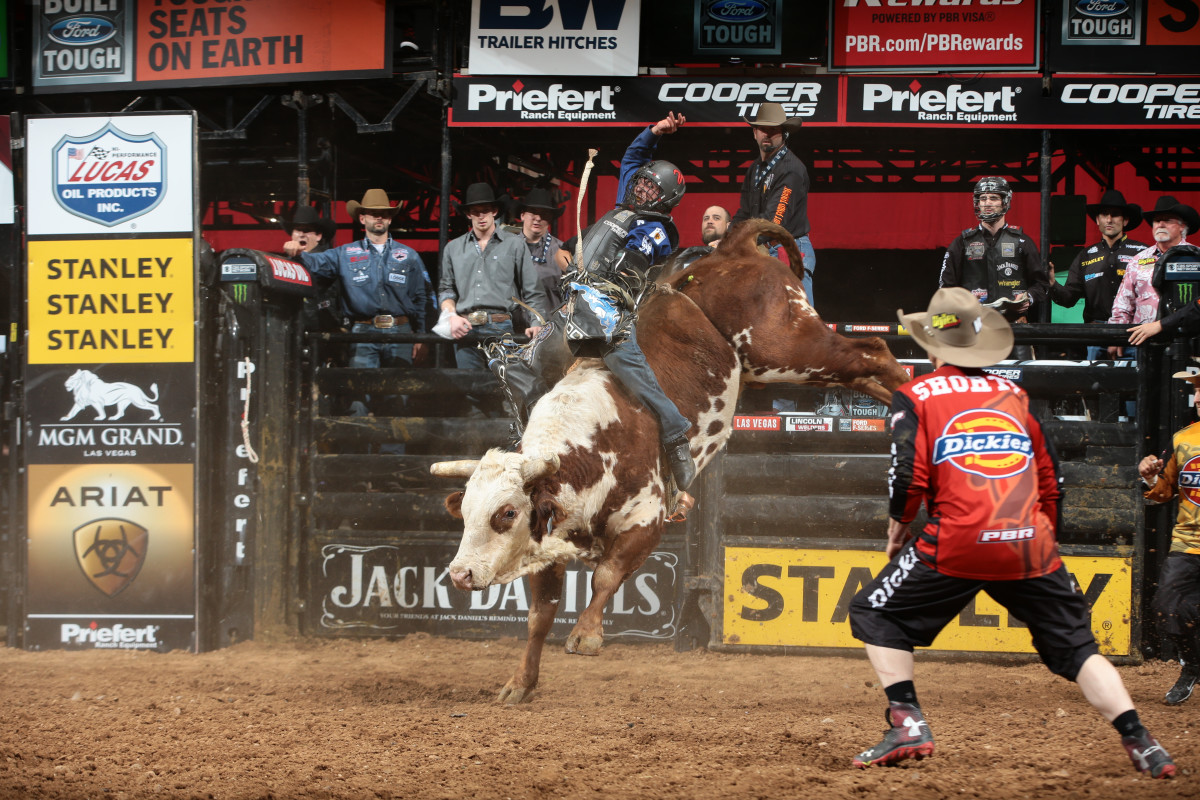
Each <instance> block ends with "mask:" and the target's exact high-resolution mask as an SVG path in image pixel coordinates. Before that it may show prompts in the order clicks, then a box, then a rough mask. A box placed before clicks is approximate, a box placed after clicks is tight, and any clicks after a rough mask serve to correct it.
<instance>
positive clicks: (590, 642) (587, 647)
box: [567, 633, 604, 656]
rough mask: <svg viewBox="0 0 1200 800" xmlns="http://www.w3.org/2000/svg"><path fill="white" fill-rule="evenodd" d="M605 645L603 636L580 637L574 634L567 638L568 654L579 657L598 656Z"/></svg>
mask: <svg viewBox="0 0 1200 800" xmlns="http://www.w3.org/2000/svg"><path fill="white" fill-rule="evenodd" d="M603 644H604V637H603V636H580V635H579V634H577V633H572V634H571V635H570V636H568V637H567V652H568V653H571V654H572V655H577V656H598V655H600V646H601V645H603Z"/></svg>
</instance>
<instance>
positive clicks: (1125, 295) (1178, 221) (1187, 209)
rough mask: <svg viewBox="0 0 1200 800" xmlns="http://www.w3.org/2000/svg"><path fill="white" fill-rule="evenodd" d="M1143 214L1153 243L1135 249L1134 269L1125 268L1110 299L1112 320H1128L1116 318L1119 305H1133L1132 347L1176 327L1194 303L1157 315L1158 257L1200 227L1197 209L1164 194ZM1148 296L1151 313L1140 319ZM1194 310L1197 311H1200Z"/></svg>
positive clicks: (1159, 302) (1182, 242)
mask: <svg viewBox="0 0 1200 800" xmlns="http://www.w3.org/2000/svg"><path fill="white" fill-rule="evenodd" d="M1142 216H1143V217H1145V219H1146V222H1148V223H1150V230H1151V232H1152V233H1153V235H1154V244H1153V245H1151V246H1150V247H1147V248H1146V249H1145V250H1143V251H1142V252H1141V253H1138V256H1137V260H1136V266H1137V268H1136V269H1129V270H1126V272H1125V279H1124V280H1123V281H1122V282H1121V289H1120V291H1118V292H1117V299H1116V300H1115V301H1113V319H1112V320H1111V321H1112V322H1126V321H1128V320H1124V319H1120V318H1118V313H1117V309H1118V306H1120V307H1121V308H1122V309H1128V308H1130V307H1136V310H1137V316H1136V317H1135V318H1134V319H1133V320H1132V321H1133V322H1135V323H1138V324H1136V325H1135V326H1134V327H1132V328H1130V329H1129V330H1128V333H1129V343H1130V344H1131V345H1133V346H1135V347H1136V346H1138V345H1140V344H1141V343H1143V342H1145V341H1146V340H1147V339H1149V338H1150V337H1151V336H1156V335H1158V334H1159V333H1161V332H1162V331H1163V330H1164V329H1166V330H1168V331H1173V330H1175V329H1177V328H1178V327H1179V326H1180V325H1182V324H1183V323H1184V322H1185V321H1187V319H1188V318H1189V317H1190V316H1192V315H1193V311H1192V308H1193V307H1195V306H1196V304H1195V303H1194V302H1192V303H1188V304H1186V306H1185V307H1182V308H1170V309H1169V310H1170V312H1171V313H1170V314H1169V315H1168V316H1166V317H1165V318H1163V319H1157V317H1159V316H1160V311H1161V310H1162V309H1161V299H1162V298H1161V295H1160V292H1161V291H1162V288H1163V285H1162V279H1161V275H1160V274H1159V273H1160V272H1161V271H1162V270H1161V268H1160V265H1159V261H1160V260H1161V259H1162V257H1163V256H1164V255H1166V254H1167V252H1168V251H1170V250H1171V249H1172V248H1175V247H1179V246H1180V245H1187V235H1188V232H1189V231H1194V230H1196V228H1197V227H1200V214H1197V213H1196V209H1194V208H1192V207H1191V206H1187V205H1184V204H1183V203H1180V202H1179V201H1178V200H1176V199H1175V198H1174V197H1172V196H1171V195H1163V196H1162V197H1160V198H1158V201H1157V202H1156V203H1155V204H1154V210H1153V211H1147V212H1145V213H1144V214H1143V215H1142ZM1151 297H1152V299H1153V311H1152V314H1153V316H1150V317H1149V318H1148V319H1146V318H1141V319H1139V317H1145V316H1146V315H1147V314H1148V313H1151V312H1150V309H1149V308H1148V306H1149V305H1150V302H1149V301H1150V299H1151ZM1195 313H1196V315H1200V311H1197V312H1195Z"/></svg>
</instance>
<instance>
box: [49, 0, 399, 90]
mask: <svg viewBox="0 0 1200 800" xmlns="http://www.w3.org/2000/svg"><path fill="white" fill-rule="evenodd" d="M344 8H345V7H344V6H342V5H339V4H338V3H335V2H332V0H240V1H239V0H222V1H221V2H216V1H215V0H42V2H41V4H40V7H39V9H38V11H39V14H38V18H39V20H38V21H39V26H38V30H37V34H36V35H37V37H38V38H37V40H36V41H35V43H34V44H35V46H34V48H33V52H34V58H35V61H34V69H33V86H34V88H35V90H36V91H39V92H65V91H86V90H103V89H125V88H129V87H131V86H134V87H136V86H146V85H154V86H183V85H194V84H195V83H196V82H203V83H205V84H207V85H213V84H232V83H262V82H264V81H284V80H294V79H298V78H303V79H306V80H329V79H334V78H336V79H345V78H362V77H385V76H388V75H390V74H391V46H390V40H391V33H390V32H391V27H392V26H391V16H390V11H389V6H388V3H387V2H386V0H356V2H355V3H354V6H353V9H354V11H353V13H351V14H347V13H344Z"/></svg>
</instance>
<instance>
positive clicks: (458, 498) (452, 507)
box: [446, 492, 463, 519]
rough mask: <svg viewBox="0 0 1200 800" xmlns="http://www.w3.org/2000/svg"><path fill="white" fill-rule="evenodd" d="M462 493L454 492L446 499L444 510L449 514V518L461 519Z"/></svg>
mask: <svg viewBox="0 0 1200 800" xmlns="http://www.w3.org/2000/svg"><path fill="white" fill-rule="evenodd" d="M462 499H463V493H462V492H455V493H454V494H452V495H449V496H447V497H446V510H447V511H449V512H450V516H452V517H454V518H455V519H462V518H463V515H462Z"/></svg>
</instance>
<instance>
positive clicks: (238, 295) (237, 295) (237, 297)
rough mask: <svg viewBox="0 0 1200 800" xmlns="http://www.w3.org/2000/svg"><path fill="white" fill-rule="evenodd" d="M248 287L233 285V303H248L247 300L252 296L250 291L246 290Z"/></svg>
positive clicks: (240, 284) (242, 284)
mask: <svg viewBox="0 0 1200 800" xmlns="http://www.w3.org/2000/svg"><path fill="white" fill-rule="evenodd" d="M247 285H248V284H245V283H235V284H234V285H233V301H234V302H235V303H244V302H246V298H247V297H248V296H249V294H250V293H249V291H248V290H247V289H246V286H247Z"/></svg>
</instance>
